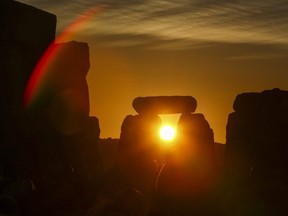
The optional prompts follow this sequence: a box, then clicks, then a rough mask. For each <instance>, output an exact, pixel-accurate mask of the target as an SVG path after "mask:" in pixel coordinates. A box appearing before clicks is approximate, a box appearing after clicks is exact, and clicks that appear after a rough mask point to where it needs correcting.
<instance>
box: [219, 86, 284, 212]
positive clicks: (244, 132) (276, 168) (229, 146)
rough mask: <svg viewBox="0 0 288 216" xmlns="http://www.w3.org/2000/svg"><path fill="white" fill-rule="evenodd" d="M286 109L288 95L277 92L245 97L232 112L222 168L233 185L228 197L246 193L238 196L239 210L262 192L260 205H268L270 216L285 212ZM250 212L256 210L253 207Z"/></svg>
mask: <svg viewBox="0 0 288 216" xmlns="http://www.w3.org/2000/svg"><path fill="white" fill-rule="evenodd" d="M287 105H288V92H287V91H281V90H279V89H273V90H266V91H263V92H261V93H244V94H240V95H238V96H237V98H236V100H235V103H234V109H235V112H234V113H231V114H230V115H229V119H228V124H227V135H226V138H227V140H226V151H225V165H224V166H225V179H226V182H228V183H229V185H232V186H231V188H228V189H227V190H230V192H229V193H228V194H231V196H234V195H232V194H233V193H235V191H236V189H237V191H238V192H237V193H239V191H241V193H242V192H244V191H246V192H245V194H240V195H239V194H238V195H239V196H241V201H237V206H240V207H241V208H244V207H245V205H248V203H246V202H247V201H246V200H249V198H250V196H251V194H254V193H259V192H260V191H261V199H260V202H262V203H264V205H270V207H271V210H272V212H273V214H274V212H278V213H277V214H276V215H282V214H286V213H287V212H288V208H287V207H285V206H286V205H285V201H284V200H285V199H286V196H287V192H288V191H287V189H284V188H287V187H288V184H287V178H288V175H287V173H288V161H287V154H288V148H287V144H288V111H287V110H288V109H287V107H288V106H287ZM250 186H253V187H252V188H251V187H250ZM233 198H235V197H233ZM226 199H231V197H227V198H226ZM237 199H238V198H237ZM235 205H236V203H235ZM249 208H251V210H250V209H249V211H252V210H255V206H253V205H249ZM272 212H269V214H271V213H272ZM284 212H285V213H284Z"/></svg>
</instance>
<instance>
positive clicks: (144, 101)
mask: <svg viewBox="0 0 288 216" xmlns="http://www.w3.org/2000/svg"><path fill="white" fill-rule="evenodd" d="M133 107H134V109H135V110H136V111H137V112H138V113H139V114H145V113H154V114H173V113H193V112H194V111H195V110H196V107H197V101H196V100H195V99H194V98H193V97H191V96H155V97H138V98H135V99H134V101H133Z"/></svg>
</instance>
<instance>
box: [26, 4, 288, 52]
mask: <svg viewBox="0 0 288 216" xmlns="http://www.w3.org/2000/svg"><path fill="white" fill-rule="evenodd" d="M22 2H26V3H28V4H31V5H35V6H37V7H39V8H41V9H43V10H47V11H49V12H52V13H54V14H56V15H57V17H58V31H59V32H60V31H61V30H63V29H64V27H65V26H67V25H68V24H69V23H70V22H72V21H73V20H74V19H75V18H76V17H77V16H79V15H80V14H81V13H83V12H84V11H85V10H87V9H89V8H90V7H92V6H95V5H96V4H105V5H107V8H106V9H105V10H104V12H103V13H101V14H100V15H98V16H97V17H95V18H94V19H93V20H92V21H91V22H90V23H89V24H87V25H86V26H85V28H83V29H82V31H85V34H87V35H90V36H92V37H93V36H94V37H97V36H99V35H114V36H118V39H115V40H118V41H116V42H115V43H118V44H123V45H124V44H125V45H129V41H128V40H127V39H126V38H125V37H121V35H122V36H125V35H134V36H135V37H141V36H143V35H149V36H150V37H151V38H157V39H160V40H162V41H163V42H166V43H167V45H166V47H168V46H169V43H170V44H171V46H172V47H175V46H177V45H176V41H178V42H179V47H185V46H188V47H189V45H191V46H193V45H194V44H195V41H204V42H208V43H209V42H221V43H223V42H227V43H255V44H275V45H283V46H287V45H288V2H287V1H285V0H275V1H271V0H255V1H236V0H234V1H233V0H232V1H231V0H230V1H228V0H177V1H176V0H121V1H119V0H94V1H92V0H89V1H88V0H70V1H68V0H64V1H63V0H62V1H59V0H58V1H53V0H51V1H49V2H48V1H40V0H22ZM141 41H142V40H141V39H139V42H141ZM142 42H143V41H142ZM171 42H173V43H171ZM131 45H135V40H133V41H132V42H131Z"/></svg>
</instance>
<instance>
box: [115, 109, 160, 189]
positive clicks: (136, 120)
mask: <svg viewBox="0 0 288 216" xmlns="http://www.w3.org/2000/svg"><path fill="white" fill-rule="evenodd" d="M160 125H161V120H160V118H159V117H158V116H157V115H144V114H143V115H136V116H131V115H129V116H127V117H126V118H125V120H124V121H123V124H122V127H121V136H120V141H119V151H118V159H117V163H116V167H117V169H118V170H119V171H120V172H121V174H122V175H123V176H124V178H125V179H126V180H127V181H128V182H130V183H131V185H132V186H133V187H135V188H136V189H138V190H140V191H141V192H143V193H146V194H147V193H150V192H151V191H152V190H153V189H154V187H155V181H156V177H157V173H158V167H157V162H156V161H157V160H158V158H159V154H160V149H159V148H160V146H159V140H158V139H159V136H158V131H159V128H160Z"/></svg>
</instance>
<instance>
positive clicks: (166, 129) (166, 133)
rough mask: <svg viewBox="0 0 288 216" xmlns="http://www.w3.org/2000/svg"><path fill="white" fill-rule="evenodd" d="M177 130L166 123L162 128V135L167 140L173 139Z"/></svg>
mask: <svg viewBox="0 0 288 216" xmlns="http://www.w3.org/2000/svg"><path fill="white" fill-rule="evenodd" d="M175 134H176V131H175V129H174V128H173V127H171V126H169V125H165V126H163V127H161V129H160V137H161V139H163V140H165V141H171V140H173V138H174V137H175Z"/></svg>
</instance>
